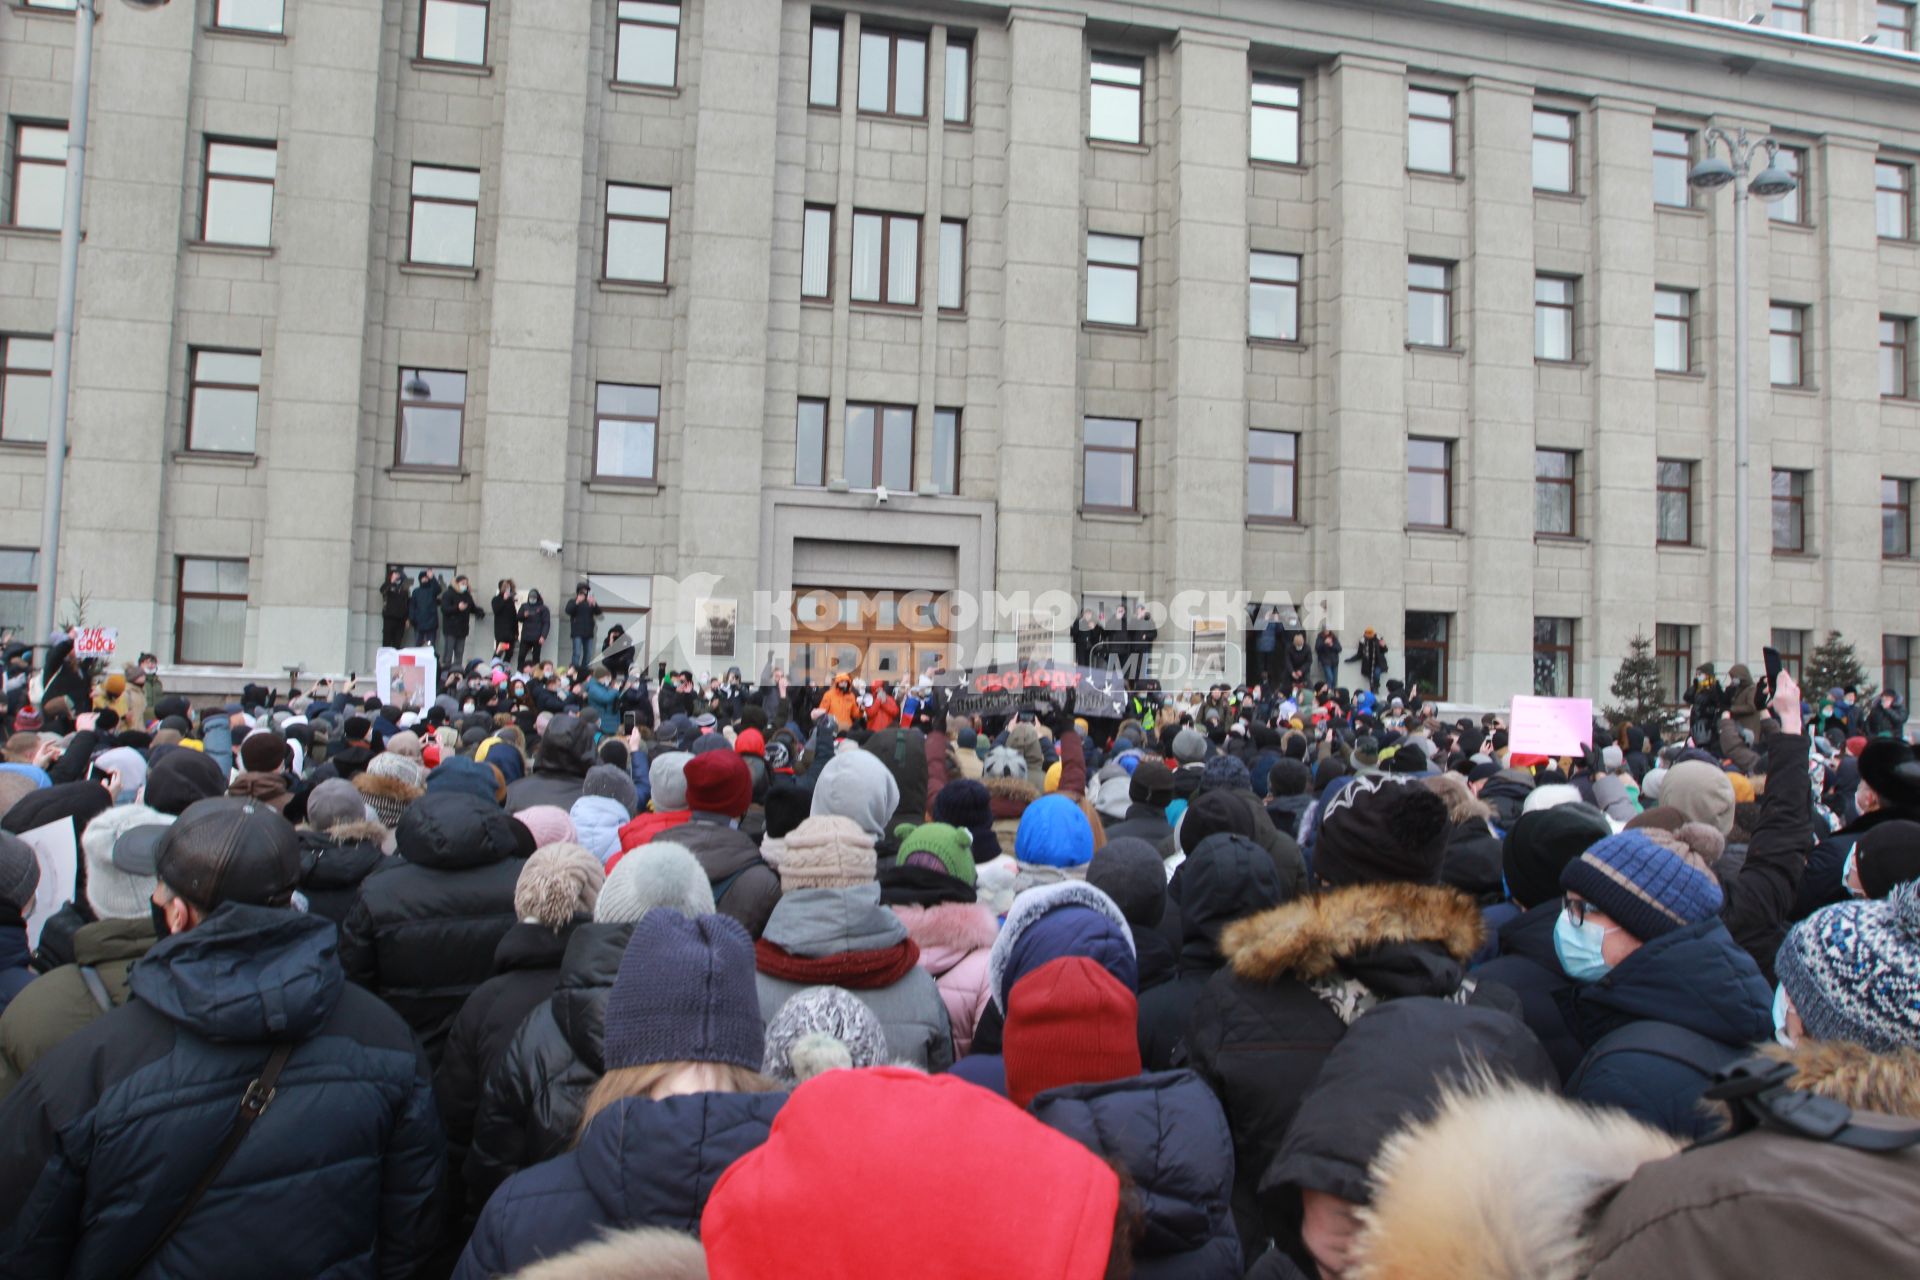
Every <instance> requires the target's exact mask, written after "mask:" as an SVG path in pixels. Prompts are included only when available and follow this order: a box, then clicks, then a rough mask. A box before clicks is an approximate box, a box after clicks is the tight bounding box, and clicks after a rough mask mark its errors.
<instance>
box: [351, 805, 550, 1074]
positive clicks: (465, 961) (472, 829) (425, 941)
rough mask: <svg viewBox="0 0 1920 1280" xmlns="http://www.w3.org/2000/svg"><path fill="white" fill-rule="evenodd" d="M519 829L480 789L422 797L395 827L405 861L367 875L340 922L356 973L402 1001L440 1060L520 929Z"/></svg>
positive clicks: (398, 1006)
mask: <svg viewBox="0 0 1920 1280" xmlns="http://www.w3.org/2000/svg"><path fill="white" fill-rule="evenodd" d="M517 827H518V824H517V823H515V822H514V821H513V820H512V819H511V818H509V817H507V815H506V814H504V813H502V812H501V811H500V810H499V809H497V808H495V807H493V806H492V805H490V804H487V803H486V802H485V801H482V800H476V799H474V798H473V797H472V796H465V795H457V794H444V795H436V796H423V797H421V798H420V799H419V800H418V801H416V802H415V803H414V805H413V807H412V808H410V809H408V810H407V816H406V817H404V818H402V819H401V820H400V826H399V828H398V829H397V830H396V832H395V841H396V843H397V846H398V848H399V853H400V858H401V862H402V865H400V866H396V867H393V868H391V869H390V870H387V871H383V872H381V873H380V874H379V875H377V876H374V877H372V878H371V879H369V880H366V881H365V882H363V883H362V884H361V886H360V901H359V902H358V903H356V904H355V906H354V908H353V910H352V911H350V912H348V914H347V918H346V921H345V922H344V923H343V924H341V926H340V963H341V965H342V967H344V968H345V970H346V973H347V977H348V978H350V979H352V980H353V981H354V982H357V983H359V984H360V985H361V986H363V987H365V988H367V989H368V990H369V991H372V992H373V993H374V994H376V995H378V996H380V997H381V998H382V999H384V1000H385V1001H386V1002H387V1003H388V1004H390V1005H392V1006H393V1008H394V1011H395V1012H397V1013H398V1014H399V1015H400V1016H401V1017H403V1018H405V1019H406V1020H407V1025H408V1026H410V1027H412V1028H413V1029H414V1031H415V1033H416V1034H418V1035H419V1037H420V1043H421V1046H422V1047H423V1048H424V1049H425V1050H426V1052H427V1056H428V1058H429V1059H430V1060H431V1061H434V1062H438V1061H439V1058H440V1047H441V1044H442V1042H443V1041H444V1040H445V1039H446V1034H447V1029H448V1027H449V1026H450V1025H451V1023H452V1022H453V1019H454V1015H456V1014H457V1013H459V1011H460V1006H461V1004H462V1003H463V1002H465V1000H466V998H467V997H468V996H469V995H471V994H473V990H474V988H475V987H478V986H479V985H480V984H481V983H482V982H485V981H486V980H487V978H488V976H489V975H490V974H491V973H492V971H493V952H494V948H495V947H497V946H499V944H500V939H501V938H502V937H504V936H505V935H506V933H507V931H508V930H510V929H511V928H513V923H514V911H513V890H514V885H515V883H516V882H517V881H518V880H519V878H520V868H521V866H522V865H523V864H524V862H525V857H524V855H523V854H522V852H521V847H520V840H521V837H519V836H517V835H515V830H516V828H517ZM521 829H522V830H524V828H521Z"/></svg>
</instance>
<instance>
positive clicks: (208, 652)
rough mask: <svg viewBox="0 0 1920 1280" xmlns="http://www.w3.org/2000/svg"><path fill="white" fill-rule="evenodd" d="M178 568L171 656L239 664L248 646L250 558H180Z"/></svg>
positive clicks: (214, 663) (208, 664) (219, 664)
mask: <svg viewBox="0 0 1920 1280" xmlns="http://www.w3.org/2000/svg"><path fill="white" fill-rule="evenodd" d="M175 572H176V574H177V575H178V576H177V578H176V579H175V586H176V588H177V590H176V591H175V592H174V595H175V600H174V611H173V660H174V661H175V662H181V663H192V664H193V665H195V666H203V667H237V666H239V665H240V661H241V659H242V657H244V656H245V652H246V647H247V562H246V561H245V560H203V559H199V558H197V557H193V556H181V557H180V558H179V559H178V560H177V561H176V562H175Z"/></svg>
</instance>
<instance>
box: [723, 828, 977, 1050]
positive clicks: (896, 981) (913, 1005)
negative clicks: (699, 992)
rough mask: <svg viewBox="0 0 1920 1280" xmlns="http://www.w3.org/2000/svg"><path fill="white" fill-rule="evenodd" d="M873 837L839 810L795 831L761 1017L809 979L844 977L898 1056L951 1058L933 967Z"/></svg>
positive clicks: (764, 949) (765, 967)
mask: <svg viewBox="0 0 1920 1280" xmlns="http://www.w3.org/2000/svg"><path fill="white" fill-rule="evenodd" d="M875 868H876V859H875V855H874V851H873V841H872V839H871V837H869V836H868V835H867V833H866V832H864V831H862V830H860V829H859V828H858V827H856V826H855V825H854V824H853V823H851V822H850V821H847V820H843V819H841V818H838V817H835V816H827V817H817V818H809V819H807V820H806V821H805V822H803V823H801V824H800V825H799V826H798V827H796V828H794V830H793V832H792V834H791V835H789V836H788V838H787V857H786V858H785V859H784V860H782V862H781V864H780V876H781V881H782V884H783V887H784V888H785V894H784V896H782V897H781V899H780V903H779V905H778V906H776V907H775V908H774V909H773V916H772V918H771V919H769V920H768V921H767V929H766V932H765V933H764V934H763V935H761V939H760V944H759V946H758V947H756V948H755V964H756V967H757V968H758V969H759V974H758V977H757V978H756V983H757V985H758V987H759V991H760V1014H761V1017H763V1018H766V1019H768V1020H771V1019H772V1018H773V1016H774V1014H776V1013H778V1012H779V1011H780V1007H781V1006H782V1005H783V1004H785V1003H786V1002H787V999H788V997H790V996H792V995H794V994H795V993H797V992H800V991H803V990H805V989H806V988H808V987H816V986H831V987H840V988H843V989H844V990H846V991H848V992H849V993H851V994H852V995H853V996H854V998H855V999H857V1000H859V1001H860V1002H861V1003H862V1004H864V1005H866V1006H867V1008H869V1009H871V1010H872V1011H873V1014H874V1016H875V1017H876V1018H878V1019H879V1020H880V1025H881V1027H882V1028H884V1029H885V1031H886V1033H887V1052H888V1054H889V1055H890V1057H891V1058H892V1060H893V1061H895V1062H898V1063H901V1064H903V1065H906V1066H912V1067H918V1068H920V1069H921V1070H923V1071H945V1070H946V1069H947V1068H948V1067H950V1066H952V1065H953V1030H952V1025H951V1023H949V1021H948V1019H947V1005H946V1001H944V1000H942V999H941V998H940V988H939V987H938V986H937V985H936V984H935V983H934V980H933V975H932V974H930V973H928V972H927V971H926V970H925V969H922V968H921V967H920V965H919V959H920V948H919V947H918V946H917V945H915V943H914V942H913V940H912V939H911V938H909V937H908V936H907V927H906V926H905V925H904V924H902V923H901V922H900V917H899V916H897V915H895V914H894V913H893V912H891V911H889V910H888V909H887V908H885V907H883V906H881V905H880V886H879V884H878V883H877V882H876V881H875V880H874V875H875Z"/></svg>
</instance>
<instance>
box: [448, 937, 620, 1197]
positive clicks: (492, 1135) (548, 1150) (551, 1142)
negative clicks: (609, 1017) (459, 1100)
mask: <svg viewBox="0 0 1920 1280" xmlns="http://www.w3.org/2000/svg"><path fill="white" fill-rule="evenodd" d="M632 935H633V926H632V925H631V924H585V925H581V926H580V927H579V928H577V929H575V930H574V931H573V936H572V937H571V938H569V939H567V953H566V956H565V957H564V958H563V959H562V960H561V961H560V980H559V982H557V983H556V984H555V986H554V990H553V996H552V998H551V999H549V1000H548V1001H547V1002H546V1004H544V1005H541V1006H540V1007H539V1008H536V1009H535V1010H534V1011H533V1012H532V1013H530V1014H528V1015H527V1018H526V1021H524V1022H522V1023H521V1024H520V1029H519V1030H518V1031H516V1032H514V1034H513V1038H512V1039H511V1040H509V1041H508V1042H507V1047H506V1048H505V1049H504V1050H502V1051H501V1053H500V1057H499V1060H498V1061H496V1062H495V1063H494V1064H493V1069H492V1070H491V1071H489V1072H488V1073H487V1077H486V1082H485V1084H484V1085H482V1087H481V1090H480V1109H479V1111H478V1112H476V1113H475V1115H474V1118H473V1140H472V1143H471V1145H470V1146H469V1148H468V1152H467V1164H466V1181H467V1202H468V1204H469V1205H470V1206H471V1207H472V1208H475V1209H478V1208H479V1207H480V1206H481V1205H482V1204H484V1203H486V1199H487V1197H488V1196H489V1195H492V1194H493V1189H494V1188H495V1187H497V1186H499V1185H500V1184H501V1183H502V1182H504V1181H506V1179H507V1177H508V1175H509V1174H512V1173H515V1172H518V1171H519V1170H521V1169H525V1168H527V1167H528V1166H530V1165H536V1164H539V1163H540V1162H541V1161H542V1160H549V1159H552V1158H553V1157H554V1156H556V1155H559V1154H560V1153H561V1152H562V1151H564V1150H566V1148H567V1144H568V1143H570V1142H572V1141H573V1135H574V1133H575V1131H576V1130H578V1129H579V1127H580V1114H581V1110H582V1108H583V1107H584V1106H585V1104H586V1101H587V1095H588V1094H589V1093H591V1092H593V1086H594V1084H595V1082H597V1081H598V1080H599V1079H600V1076H601V1075H602V1073H603V1072H604V1070H605V1067H604V1065H603V1064H604V1062H605V1058H604V1057H603V1054H604V1052H605V1048H606V1038H605V1037H606V1013H607V993H608V992H609V991H611V990H612V989H613V979H614V977H615V976H616V975H617V974H618V973H619V972H620V957H621V956H622V955H623V954H624V953H625V952H626V949H627V939H628V938H630V937H631V936H632Z"/></svg>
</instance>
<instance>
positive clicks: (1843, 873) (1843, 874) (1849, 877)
mask: <svg viewBox="0 0 1920 1280" xmlns="http://www.w3.org/2000/svg"><path fill="white" fill-rule="evenodd" d="M1859 852H1860V849H1859V846H1857V845H1856V846H1855V847H1853V848H1851V849H1849V850H1847V860H1846V861H1845V862H1844V863H1842V864H1841V865H1840V884H1841V887H1842V888H1844V889H1845V890H1846V891H1847V896H1848V897H1849V898H1864V897H1866V896H1867V894H1866V891H1865V890H1864V889H1856V888H1854V887H1853V867H1854V862H1853V860H1854V858H1855V857H1857V856H1858V855H1859Z"/></svg>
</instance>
